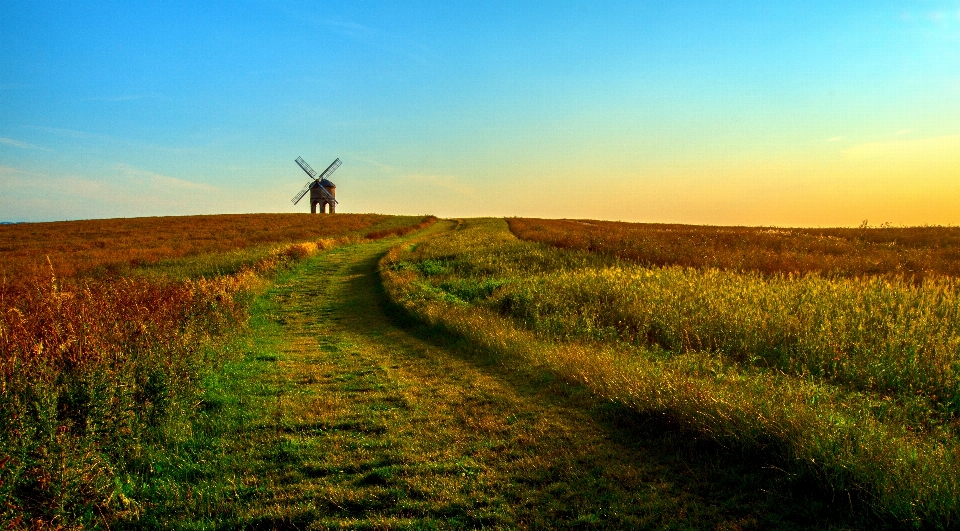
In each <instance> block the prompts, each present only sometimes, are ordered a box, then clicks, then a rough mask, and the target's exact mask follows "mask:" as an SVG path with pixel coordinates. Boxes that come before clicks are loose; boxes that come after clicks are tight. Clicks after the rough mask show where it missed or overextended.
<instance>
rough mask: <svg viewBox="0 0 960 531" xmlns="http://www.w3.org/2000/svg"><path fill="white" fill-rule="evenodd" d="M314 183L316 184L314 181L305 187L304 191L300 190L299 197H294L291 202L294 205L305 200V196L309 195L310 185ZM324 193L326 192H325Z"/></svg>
mask: <svg viewBox="0 0 960 531" xmlns="http://www.w3.org/2000/svg"><path fill="white" fill-rule="evenodd" d="M313 183H314V181H310V182H308V183H307V185H306V186H304V187H303V190H300V193H298V194H297V195H295V196H293V199H291V200H290V201H291V202H293V204H297V203H299V202H300V200H301V199H303V196H305V195H307V192H309V191H310V185H312V184H313ZM320 188H323V187H322V186H321V187H320ZM324 191H326V190H324Z"/></svg>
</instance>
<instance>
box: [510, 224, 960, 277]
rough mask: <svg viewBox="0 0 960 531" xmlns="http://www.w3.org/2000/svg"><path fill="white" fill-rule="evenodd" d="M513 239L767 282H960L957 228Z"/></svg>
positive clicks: (671, 230)
mask: <svg viewBox="0 0 960 531" xmlns="http://www.w3.org/2000/svg"><path fill="white" fill-rule="evenodd" d="M507 222H508V223H509V225H510V230H511V231H512V232H513V233H514V235H516V236H517V237H518V238H521V239H524V240H528V241H534V242H539V243H545V244H548V245H552V246H554V247H558V248H561V249H579V250H585V251H591V252H599V253H603V254H608V255H614V256H618V257H620V258H624V259H627V260H631V261H635V262H637V263H639V264H641V265H644V266H655V267H660V266H670V265H678V266H682V267H693V268H698V269H700V268H711V267H712V268H718V269H727V270H732V271H758V272H760V273H763V274H766V275H770V274H778V273H779V274H790V273H793V274H806V273H820V274H823V275H826V276H862V275H884V274H892V275H898V276H904V277H907V278H912V279H915V280H919V279H922V278H924V277H928V276H931V275H933V276H938V275H949V276H960V228H958V227H906V228H891V227H882V228H867V227H866V226H864V227H862V228H858V229H839V228H833V229H797V228H769V227H766V228H764V227H715V226H704V225H666V224H652V223H624V222H617V221H580V220H569V219H556V220H553V219H529V218H510V219H508V220H507Z"/></svg>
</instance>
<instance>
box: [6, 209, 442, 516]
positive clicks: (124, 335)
mask: <svg viewBox="0 0 960 531" xmlns="http://www.w3.org/2000/svg"><path fill="white" fill-rule="evenodd" d="M339 217H340V216H339V215H338V216H328V217H326V218H325V219H329V220H333V219H334V218H339ZM373 218H374V219H373V220H374V221H378V224H377V225H372V224H371V223H368V222H367V221H369V219H365V218H358V219H359V220H360V221H362V223H359V225H357V224H356V223H340V222H336V221H330V222H329V226H327V229H328V230H325V231H319V233H320V234H321V235H323V237H320V238H315V239H311V240H309V241H301V242H296V243H287V244H285V245H280V246H277V245H273V246H258V247H256V248H254V249H255V250H254V251H252V252H244V253H241V255H240V256H241V258H239V259H238V258H237V257H236V256H234V254H233V253H232V252H231V251H229V250H227V251H223V252H222V253H219V254H215V255H193V256H191V257H188V258H181V259H179V260H173V261H163V260H160V261H158V263H157V264H155V265H154V266H153V267H151V268H143V267H141V268H139V269H132V270H128V271H126V274H120V273H118V272H115V273H112V274H109V275H89V274H87V273H88V272H90V271H92V270H95V269H96V268H97V267H99V266H100V265H102V263H97V262H90V261H89V257H86V258H82V259H80V260H78V261H77V262H73V263H66V264H65V265H64V262H63V261H61V266H63V268H64V269H66V270H69V271H73V272H74V273H75V274H74V275H73V276H62V277H61V276H58V274H57V273H56V270H55V268H54V264H53V263H51V262H52V260H48V265H47V269H46V274H45V275H43V276H41V275H40V274H39V273H38V272H34V274H31V275H26V276H22V277H19V278H16V279H14V281H4V282H3V284H2V285H0V418H2V419H3V420H4V422H3V423H2V425H0V527H3V528H5V529H7V528H10V529H17V528H26V527H44V526H49V527H66V528H79V527H84V526H90V525H97V524H101V523H103V524H104V525H106V523H107V522H109V521H111V520H113V519H116V518H120V517H124V518H127V519H135V518H136V516H137V515H138V514H139V513H140V512H142V511H143V510H145V508H144V507H143V505H142V504H141V503H140V501H139V500H137V499H136V497H135V496H134V495H133V493H134V492H136V491H137V488H136V483H137V481H138V478H139V477H142V476H143V475H145V474H150V473H152V472H151V470H152V467H153V459H152V457H151V456H153V455H155V453H156V452H162V451H164V448H165V445H166V444H168V443H170V441H175V440H177V438H178V434H181V433H182V432H183V430H187V429H189V418H190V415H191V413H192V412H193V410H195V408H197V407H198V404H199V402H200V399H199V397H200V396H201V392H202V389H201V380H202V378H203V377H204V375H205V374H207V373H208V372H209V371H211V370H214V369H215V368H216V367H217V366H218V365H219V364H220V363H222V361H223V360H224V359H225V358H226V357H229V356H231V354H230V353H229V352H226V351H224V345H225V338H226V337H227V336H229V335H230V334H231V333H233V332H236V331H238V330H241V329H242V327H243V324H244V323H245V321H246V307H247V303H248V301H249V300H250V297H251V296H252V295H253V294H254V293H256V292H257V291H259V290H260V289H262V287H263V286H265V284H266V283H267V282H268V281H269V278H270V277H271V275H272V274H273V273H274V272H275V271H277V270H279V269H282V268H284V267H286V266H288V265H290V264H293V263H295V262H297V261H299V260H301V259H303V258H305V257H307V256H310V255H312V254H315V253H317V252H320V251H323V250H326V249H330V248H333V247H335V246H338V245H343V244H348V243H356V242H360V241H363V232H362V231H363V230H364V229H368V228H376V227H377V226H379V227H381V229H379V230H394V229H396V228H398V227H405V226H410V225H416V224H417V223H418V222H420V223H422V222H425V221H429V220H424V219H422V218H420V217H416V218H414V217H405V218H399V217H398V218H387V217H373ZM101 223H104V224H106V223H107V222H101ZM118 223H124V221H123V220H121V221H118ZM358 227H359V229H358ZM334 228H335V230H334ZM338 231H339V233H338ZM149 238H150V233H149V232H146V233H142V234H138V235H135V236H131V237H130V238H129V239H127V240H122V241H120V242H117V246H118V247H117V249H114V250H115V251H116V252H111V250H110V249H105V250H103V252H102V253H101V254H100V255H98V256H101V258H102V260H103V261H104V263H108V264H109V263H115V262H114V259H115V258H116V256H118V255H122V254H123V253H124V252H126V251H125V245H127V244H128V242H129V241H139V240H149ZM31 243H33V242H31ZM28 246H29V245H28ZM184 246H185V247H190V246H191V244H190V242H184ZM194 247H197V246H194ZM201 247H202V246H201ZM213 247H214V248H219V247H217V246H216V245H215V246H213ZM157 256H158V257H159V256H160V255H157ZM174 256H176V254H175V255H174ZM210 256H213V258H212V259H211V258H209V257H210ZM225 258H228V259H227V260H226V265H227V266H228V267H227V269H228V270H229V274H221V273H222V272H223V271H224V267H223V266H224V259H225ZM158 259H159V258H158ZM28 261H29V260H28Z"/></svg>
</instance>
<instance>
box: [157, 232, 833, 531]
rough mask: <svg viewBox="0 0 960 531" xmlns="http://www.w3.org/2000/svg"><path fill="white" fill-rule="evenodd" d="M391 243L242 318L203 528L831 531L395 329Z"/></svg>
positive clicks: (699, 448) (640, 437) (748, 466)
mask: <svg viewBox="0 0 960 531" xmlns="http://www.w3.org/2000/svg"><path fill="white" fill-rule="evenodd" d="M452 226H453V224H452V223H449V222H440V223H438V224H436V225H435V226H434V227H431V228H430V229H427V231H425V233H424V232H422V233H420V234H419V235H414V236H413V237H414V238H417V237H429V235H430V234H431V233H435V232H439V231H444V230H450V228H452ZM407 239H408V240H409V238H407ZM399 243H400V240H398V239H391V240H390V241H384V242H374V243H366V244H358V245H352V246H346V247H342V248H337V249H334V250H331V251H329V252H326V253H324V254H321V255H319V256H316V257H314V258H311V259H309V260H308V261H306V262H305V263H304V264H302V265H301V266H299V267H298V268H297V269H296V270H295V271H293V272H292V273H290V274H288V275H285V276H284V277H282V278H281V279H280V280H279V281H278V282H277V284H276V285H275V286H274V287H273V288H272V289H271V290H270V291H269V292H268V293H266V294H265V295H264V296H263V297H262V298H261V299H260V300H259V301H258V302H257V303H256V304H255V315H254V319H253V320H252V324H251V327H252V329H251V337H252V338H254V343H255V345H254V346H253V347H252V348H251V356H253V358H254V359H252V361H251V363H254V365H252V366H251V367H254V368H255V369H256V370H246V371H241V372H237V373H236V375H237V376H236V377H237V378H239V379H245V381H242V382H236V383H237V385H236V387H235V389H236V390H237V391H236V392H240V393H246V396H239V397H233V398H232V399H230V400H227V402H230V401H232V403H234V404H236V406H237V407H239V408H240V409H241V410H242V419H241V421H240V422H241V424H240V426H239V429H237V430H235V431H232V432H231V433H226V434H224V435H223V439H222V447H223V448H224V449H226V451H227V452H228V453H229V454H230V455H231V456H232V458H231V459H230V460H228V461H225V462H228V463H229V465H228V468H229V470H228V471H225V472H224V477H223V478H219V481H220V482H221V484H228V485H231V486H232V487H231V488H232V489H233V491H232V493H231V494H230V496H227V497H229V498H231V501H230V503H229V504H222V503H221V504H220V505H219V507H218V509H217V511H219V513H217V512H216V511H210V509H209V508H208V509H203V508H202V506H201V505H195V506H194V507H195V508H194V509H193V510H194V511H196V513H194V514H205V515H206V516H204V517H202V518H201V519H202V520H205V521H206V523H205V524H200V525H201V527H205V526H208V525H211V524H212V526H213V527H215V528H219V529H224V528H228V529H232V528H246V529H309V528H479V527H494V528H604V529H610V528H624V529H627V528H629V529H643V528H658V529H659V528H664V527H667V528H695V529H707V528H718V529H752V528H763V529H769V528H775V527H784V528H791V529H796V528H803V527H811V528H818V529H823V528H830V527H834V528H844V527H845V526H843V525H842V524H836V523H834V524H831V523H830V522H829V521H825V520H823V518H824V513H823V510H822V508H821V507H820V502H819V501H818V498H817V496H819V494H816V493H814V494H812V495H811V496H813V497H807V495H806V494H804V493H803V492H801V491H802V486H801V488H800V489H799V490H798V488H797V486H796V485H794V486H792V487H791V491H790V493H788V494H778V493H776V489H777V488H778V487H779V486H781V485H782V484H783V477H782V476H781V475H780V473H779V472H777V471H776V470H773V469H770V468H763V467H759V466H756V465H755V464H754V463H752V462H751V457H750V456H731V455H729V453H728V452H725V451H724V450H723V449H721V448H718V447H717V446H715V445H713V444H711V443H707V442H702V441H698V440H696V439H695V438H693V437H692V436H691V435H689V434H685V433H681V432H678V431H676V430H674V429H673V428H672V427H671V426H670V425H668V424H665V423H663V422H662V421H659V420H657V419H650V418H639V417H637V416H635V415H632V414H630V413H628V412H626V411H624V410H622V409H620V408H618V407H617V406H616V405H613V404H609V403H604V402H602V401H598V400H596V399H595V398H593V397H591V396H590V395H589V394H588V393H586V392H585V391H584V390H582V389H580V388H578V387H574V386H570V385H568V384H565V383H563V382H559V381H556V380H555V379H553V378H552V377H550V376H549V375H547V374H545V373H541V372H538V371H537V370H536V369H534V368H529V367H527V368H525V367H520V366H516V367H511V366H509V364H504V363H502V362H497V361H494V360H493V358H492V357H490V356H487V355H485V354H484V353H483V352H478V351H477V350H476V349H475V348H474V347H472V346H471V345H469V344H466V343H464V342H462V341H461V340H459V339H457V338H455V337H450V336H448V335H445V334H444V333H443V332H440V331H437V330H431V329H428V328H426V327H424V326H422V325H420V324H418V323H416V322H414V321H412V320H411V319H410V318H408V317H405V316H404V315H402V314H400V313H399V310H397V309H396V308H394V307H393V306H391V305H390V304H389V302H388V301H387V300H386V295H385V294H384V293H383V289H382V287H381V285H380V282H379V278H378V274H377V262H378V260H379V258H380V257H381V256H383V254H384V253H385V252H386V251H387V250H388V248H389V247H390V246H391V245H397V244H399ZM248 368H249V367H248ZM798 496H799V497H800V498H798ZM798 501H799V502H800V504H799V505H797V502H798ZM171 518H172V517H171ZM172 519H173V518H172ZM169 523H171V522H170V521H168V522H167V524H169ZM192 525H196V523H195V524H192Z"/></svg>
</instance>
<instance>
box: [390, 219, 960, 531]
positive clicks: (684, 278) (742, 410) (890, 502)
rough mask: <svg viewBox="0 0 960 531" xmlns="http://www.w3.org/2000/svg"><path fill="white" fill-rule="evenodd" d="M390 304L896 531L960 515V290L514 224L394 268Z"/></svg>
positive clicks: (398, 255)
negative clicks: (815, 486) (676, 263)
mask: <svg viewBox="0 0 960 531" xmlns="http://www.w3.org/2000/svg"><path fill="white" fill-rule="evenodd" d="M383 274H384V278H385V283H386V285H387V288H388V292H389V293H390V294H391V296H392V297H393V298H394V299H395V300H396V301H397V302H398V303H399V304H401V305H403V306H404V307H405V308H407V309H408V310H409V311H410V312H412V313H413V314H414V315H416V316H418V317H420V318H421V319H423V320H425V321H428V322H430V323H435V324H437V325H440V326H443V327H446V328H448V329H450V330H452V331H454V332H456V333H457V334H459V335H461V336H463V337H466V338H468V339H469V340H470V341H471V342H473V343H476V344H481V345H483V346H485V347H487V348H489V349H491V350H494V351H498V352H501V353H502V355H503V357H504V359H514V358H521V359H528V360H530V361H531V362H534V363H539V364H542V365H544V366H546V367H548V368H550V369H551V370H552V371H554V372H555V373H556V374H558V375H560V376H561V377H564V378H568V379H571V380H574V381H577V382H580V383H582V384H584V385H586V386H587V387H588V388H590V389H591V390H592V391H594V392H595V393H596V394H598V395H599V396H603V397H607V398H610V399H612V400H615V401H617V402H620V403H622V404H624V405H627V406H629V407H631V408H633V409H634V410H636V411H638V412H643V413H655V414H664V415H667V416H669V417H670V418H673V419H675V420H676V421H677V422H679V423H681V424H683V425H686V426H688V427H690V428H692V429H695V430H697V431H698V432H700V433H703V434H706V435H709V436H710V437H713V438H715V439H717V440H719V441H722V442H723V444H727V445H731V446H734V447H740V448H750V449H752V450H758V449H764V450H765V451H768V452H772V453H774V454H776V455H780V456H782V457H783V458H784V459H785V460H786V462H787V463H791V464H790V465H789V466H790V468H791V473H795V474H809V475H813V476H814V477H817V478H818V481H820V482H821V484H822V485H823V486H824V488H826V489H829V490H833V491H839V492H844V493H850V494H852V495H858V496H861V497H862V498H863V499H864V500H866V503H867V505H868V506H869V507H870V508H871V510H873V511H876V512H877V513H878V514H880V515H881V516H882V517H883V518H885V519H886V518H888V519H890V520H889V521H890V522H894V523H896V524H897V525H908V526H917V527H935V528H950V527H951V526H952V525H954V524H955V521H956V519H957V517H958V511H960V481H958V478H960V439H958V436H957V433H956V430H955V428H956V426H955V423H956V418H957V411H956V403H957V395H956V386H957V377H956V374H957V373H958V372H960V371H958V367H960V352H958V345H960V340H958V338H960V333H958V332H957V330H956V315H958V313H957V311H958V308H960V298H958V296H957V293H958V289H957V287H956V285H955V284H956V282H955V281H953V280H951V279H938V280H927V281H924V282H922V283H919V284H914V283H912V282H904V281H897V280H896V279H891V278H883V279H876V278H866V279H864V278H853V279H851V278H843V277H838V278H821V277H819V276H816V275H812V276H804V277H796V276H783V275H777V274H773V275H769V276H764V275H761V274H758V273H756V272H751V273H736V272H729V271H726V272H725V271H718V270H716V269H683V268H679V267H665V268H659V269H647V268H643V267H641V266H636V265H629V264H625V263H624V262H623V261H622V259H620V258H618V257H615V256H610V255H606V254H603V253H585V252H578V251H568V250H559V249H554V248H551V247H545V246H542V245H537V244H533V243H529V242H523V241H518V240H517V239H516V238H514V237H513V236H512V235H511V234H510V233H509V232H508V231H507V228H506V226H505V225H504V224H503V223H502V222H501V221H499V220H478V221H468V222H467V223H465V224H464V225H463V226H462V228H461V230H458V231H455V232H453V233H450V234H449V235H447V236H444V237H443V238H437V239H436V240H432V241H428V242H425V243H423V244H421V245H419V246H417V247H416V248H415V249H412V250H409V249H408V250H400V249H397V250H395V251H394V252H392V254H391V255H389V256H388V257H387V259H386V260H385V262H384V265H383Z"/></svg>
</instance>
